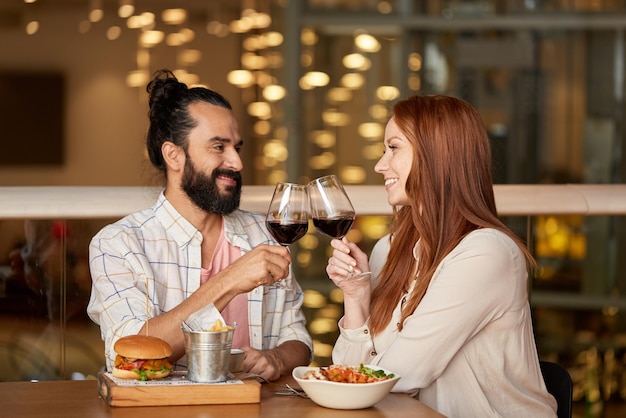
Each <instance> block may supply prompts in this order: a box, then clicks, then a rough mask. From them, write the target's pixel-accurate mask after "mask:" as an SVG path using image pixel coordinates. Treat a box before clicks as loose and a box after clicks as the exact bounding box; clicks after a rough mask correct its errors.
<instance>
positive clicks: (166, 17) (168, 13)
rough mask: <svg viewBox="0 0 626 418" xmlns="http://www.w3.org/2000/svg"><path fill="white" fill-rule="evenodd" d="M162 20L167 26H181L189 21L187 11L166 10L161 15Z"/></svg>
mask: <svg viewBox="0 0 626 418" xmlns="http://www.w3.org/2000/svg"><path fill="white" fill-rule="evenodd" d="M161 20H163V23H165V24H166V25H181V24H183V23H185V21H186V20H187V11H186V10H185V9H165V10H163V13H161Z"/></svg>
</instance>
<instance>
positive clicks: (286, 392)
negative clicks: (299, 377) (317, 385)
mask: <svg viewBox="0 0 626 418" xmlns="http://www.w3.org/2000/svg"><path fill="white" fill-rule="evenodd" d="M237 379H240V380H245V379H258V380H260V381H261V382H262V383H267V384H270V385H274V386H278V387H279V388H282V389H287V390H280V391H275V392H274V393H275V394H277V395H297V396H300V397H301V398H308V397H309V395H307V394H306V393H305V392H304V390H302V389H297V388H294V387H293V386H291V385H289V384H287V383H285V384H284V385H281V384H278V383H274V382H271V381H269V380H267V379H266V378H264V377H263V376H261V375H260V374H256V373H242V374H240V375H238V376H237Z"/></svg>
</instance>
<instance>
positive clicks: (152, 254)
mask: <svg viewBox="0 0 626 418" xmlns="http://www.w3.org/2000/svg"><path fill="white" fill-rule="evenodd" d="M224 234H225V236H226V239H227V240H228V242H230V243H231V244H232V245H234V246H237V247H240V248H241V253H242V255H243V254H245V253H246V252H248V251H250V250H251V249H252V248H254V247H255V246H257V245H260V244H277V243H276V241H274V240H273V238H272V237H271V236H270V235H269V233H268V232H267V230H266V229H265V222H264V219H263V217H262V216H261V215H259V214H255V213H251V212H246V211H243V210H237V211H235V212H234V213H232V214H230V215H228V216H225V217H224ZM201 243H202V235H201V233H200V232H199V231H198V230H197V229H196V228H195V227H194V226H192V225H191V224H190V223H189V222H188V221H187V220H186V219H185V218H183V217H182V215H181V214H180V213H178V212H177V211H176V209H174V207H173V206H172V205H171V204H170V203H169V202H168V200H167V199H166V198H165V196H164V195H163V193H161V195H160V196H159V199H158V201H157V203H156V204H155V205H154V206H153V207H152V208H150V209H146V210H142V211H139V212H135V213H133V214H131V215H128V216H126V217H125V218H123V219H121V220H119V221H117V222H115V223H114V224H111V225H108V226H106V227H104V228H103V229H102V230H101V231H100V232H98V234H96V236H95V237H94V238H93V239H92V240H91V243H90V246H89V266H90V270H91V278H92V288H91V297H90V300H89V306H88V307H87V313H88V314H89V317H90V318H91V319H92V320H93V321H94V322H95V323H97V324H98V325H100V331H101V334H102V339H103V340H104V343H105V355H106V361H107V369H109V370H110V369H111V368H112V365H113V362H114V360H115V355H116V354H115V351H114V350H113V345H114V344H115V342H116V341H117V340H118V339H119V338H120V337H123V336H125V335H132V334H137V333H138V332H139V330H140V329H141V328H142V327H143V326H144V324H145V323H146V321H147V320H148V319H149V318H153V317H155V316H157V315H160V314H162V313H166V312H168V311H170V310H172V309H173V308H174V307H175V306H177V305H179V304H180V303H181V302H182V301H184V300H185V299H186V298H188V297H189V296H190V295H191V294H192V293H193V292H195V291H196V290H197V289H198V288H199V287H200V269H201V247H200V246H201ZM285 280H286V281H287V283H288V284H289V285H290V287H291V289H294V290H284V289H275V288H273V287H264V286H260V287H257V288H256V289H253V290H252V291H250V292H249V293H248V318H249V334H250V346H251V347H253V348H255V349H259V350H265V349H271V348H275V347H277V346H278V345H280V344H282V343H283V342H285V341H289V340H298V341H302V342H303V343H305V344H306V345H308V346H309V348H311V349H312V341H311V337H310V335H309V333H308V331H307V329H306V321H305V318H304V314H303V312H302V310H301V307H302V302H303V299H304V294H303V292H302V289H301V288H300V286H299V284H298V283H297V281H296V280H295V278H294V277H293V274H292V273H290V274H289V277H287V279H285ZM182 319H184V318H181V320H182ZM185 363H186V362H185V359H184V358H183V359H181V360H180V361H179V362H178V365H184V364H185Z"/></svg>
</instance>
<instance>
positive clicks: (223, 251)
mask: <svg viewBox="0 0 626 418" xmlns="http://www.w3.org/2000/svg"><path fill="white" fill-rule="evenodd" d="M239 257H241V249H240V248H239V247H235V246H234V245H232V244H231V243H229V242H228V241H227V240H226V238H225V236H224V224H223V223H222V231H221V233H220V236H219V238H218V240H217V244H216V245H215V251H214V252H213V259H212V260H211V264H210V265H209V268H208V269H204V268H203V269H202V272H201V274H200V284H201V285H202V284H204V283H206V282H207V281H208V280H209V279H210V278H211V277H213V275H215V274H216V273H218V272H220V271H222V270H223V269H224V268H225V267H227V266H229V265H230V264H232V263H233V262H234V261H235V260H237V259H238V258H239ZM222 316H223V317H224V320H225V321H226V323H227V324H232V323H234V322H236V323H237V327H236V328H235V333H234V334H233V341H232V348H241V347H247V346H249V345H250V334H249V332H248V295H247V294H246V293H240V294H238V295H237V296H235V297H234V298H233V300H231V301H230V303H228V305H226V307H225V308H224V309H223V310H222Z"/></svg>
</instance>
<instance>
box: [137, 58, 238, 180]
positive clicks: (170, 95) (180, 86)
mask: <svg viewBox="0 0 626 418" xmlns="http://www.w3.org/2000/svg"><path fill="white" fill-rule="evenodd" d="M146 91H147V92H148V95H149V96H150V102H149V103H150V111H149V112H148V118H149V119H150V127H149V128H148V135H147V137H146V146H147V148H148V156H149V157H150V161H151V162H152V165H154V166H155V167H156V168H158V169H159V170H161V171H163V172H165V162H164V161H163V155H162V154H161V146H162V145H163V143H164V142H166V141H170V142H173V143H174V144H176V145H179V146H181V147H183V149H185V150H186V149H187V139H188V135H189V131H190V130H191V129H192V128H193V127H194V126H196V121H195V120H194V119H193V118H192V117H191V115H190V114H189V105H190V104H192V103H194V102H206V103H210V104H212V105H215V106H220V107H224V108H226V109H232V107H231V105H230V103H229V102H228V100H226V99H225V98H224V97H223V96H222V95H221V94H219V93H217V92H215V91H213V90H210V89H207V88H205V87H192V88H188V87H187V85H186V84H185V83H181V82H180V81H178V79H177V78H176V76H175V75H174V74H173V73H172V72H171V71H170V70H159V71H157V72H156V73H155V75H154V78H153V79H152V81H150V82H149V83H148V86H147V87H146Z"/></svg>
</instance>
